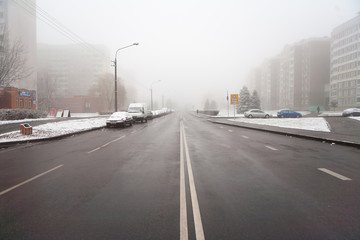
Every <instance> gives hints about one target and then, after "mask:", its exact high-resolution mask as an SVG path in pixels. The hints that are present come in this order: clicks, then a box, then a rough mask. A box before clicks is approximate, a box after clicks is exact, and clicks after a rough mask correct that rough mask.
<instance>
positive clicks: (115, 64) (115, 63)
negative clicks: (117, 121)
mask: <svg viewBox="0 0 360 240" xmlns="http://www.w3.org/2000/svg"><path fill="white" fill-rule="evenodd" d="M136 45H139V43H133V44H131V45H129V46H125V47H122V48H119V49H118V50H116V52H115V61H114V66H115V112H117V53H118V52H119V51H120V50H122V49H125V48H128V47H132V46H136Z"/></svg>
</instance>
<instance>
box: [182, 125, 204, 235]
mask: <svg viewBox="0 0 360 240" xmlns="http://www.w3.org/2000/svg"><path fill="white" fill-rule="evenodd" d="M180 133H181V134H180V137H181V139H180V142H183V144H180V152H183V151H185V156H186V159H185V160H186V165H187V172H188V179H189V186H190V196H191V204H192V210H193V217H194V225H195V235H196V239H197V240H205V235H204V229H203V225H202V221H201V214H200V207H199V201H198V197H197V193H196V187H195V181H194V174H193V171H192V166H191V159H190V154H189V148H188V145H187V140H186V133H185V128H184V124H183V122H180ZM180 158H181V156H180ZM184 164H185V161H184V162H183V165H184ZM180 171H181V168H180ZM182 174H183V176H184V177H183V178H182V177H180V178H181V180H182V181H183V183H180V184H184V186H185V172H182ZM184 189H185V188H184ZM180 191H182V190H181V189H180ZM180 193H181V192H180ZM181 196H182V197H183V198H184V195H181ZM184 199H185V202H186V198H184ZM184 199H183V201H184ZM180 201H181V199H180ZM183 204H184V203H183ZM181 207H184V205H182V204H180V211H184V210H183V209H181ZM185 207H186V205H185ZM182 214H184V213H181V212H180V217H181V215H182ZM183 217H184V216H183ZM181 220H182V221H181ZM183 224H185V221H184V219H180V239H181V240H187V239H188V233H187V231H186V232H185V229H187V226H186V228H185V226H184V225H183ZM186 224H187V220H186ZM182 231H183V232H182Z"/></svg>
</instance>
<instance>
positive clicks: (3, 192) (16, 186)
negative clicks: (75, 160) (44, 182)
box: [0, 164, 64, 196]
mask: <svg viewBox="0 0 360 240" xmlns="http://www.w3.org/2000/svg"><path fill="white" fill-rule="evenodd" d="M62 166H64V165H63V164H62V165H59V166H57V167H54V168H52V169H50V170H48V171H46V172H43V173H41V174H39V175H36V176H35V177H32V178H30V179H28V180H26V181H24V182H22V183H19V184H17V185H15V186H13V187H11V188H8V189H6V190H5V191H2V192H0V196H1V195H3V194H5V193H7V192H10V191H11V190H14V189H15V188H18V187H20V186H22V185H24V184H26V183H29V182H31V181H34V180H35V179H37V178H39V177H41V176H44V175H45V174H48V173H49V172H52V171H54V170H56V169H58V168H61V167H62Z"/></svg>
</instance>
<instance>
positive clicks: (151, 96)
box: [150, 80, 161, 110]
mask: <svg viewBox="0 0 360 240" xmlns="http://www.w3.org/2000/svg"><path fill="white" fill-rule="evenodd" d="M158 82H161V80H157V81H155V82H153V83H152V84H151V86H150V95H151V110H154V109H153V94H152V86H153V85H154V84H155V83H158Z"/></svg>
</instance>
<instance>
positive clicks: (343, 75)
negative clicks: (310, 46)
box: [330, 15, 360, 109]
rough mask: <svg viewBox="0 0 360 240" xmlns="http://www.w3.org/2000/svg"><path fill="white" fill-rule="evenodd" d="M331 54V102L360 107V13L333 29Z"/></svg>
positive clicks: (342, 107) (340, 105)
mask: <svg viewBox="0 0 360 240" xmlns="http://www.w3.org/2000/svg"><path fill="white" fill-rule="evenodd" d="M330 56H331V57H330V102H331V101H334V102H337V103H338V107H339V108H340V109H345V108H349V107H356V106H357V107H359V106H360V15H359V16H357V17H355V18H353V19H351V20H349V21H347V22H345V23H343V24H341V25H340V26H338V27H336V28H334V29H333V31H332V33H331V54H330Z"/></svg>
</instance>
